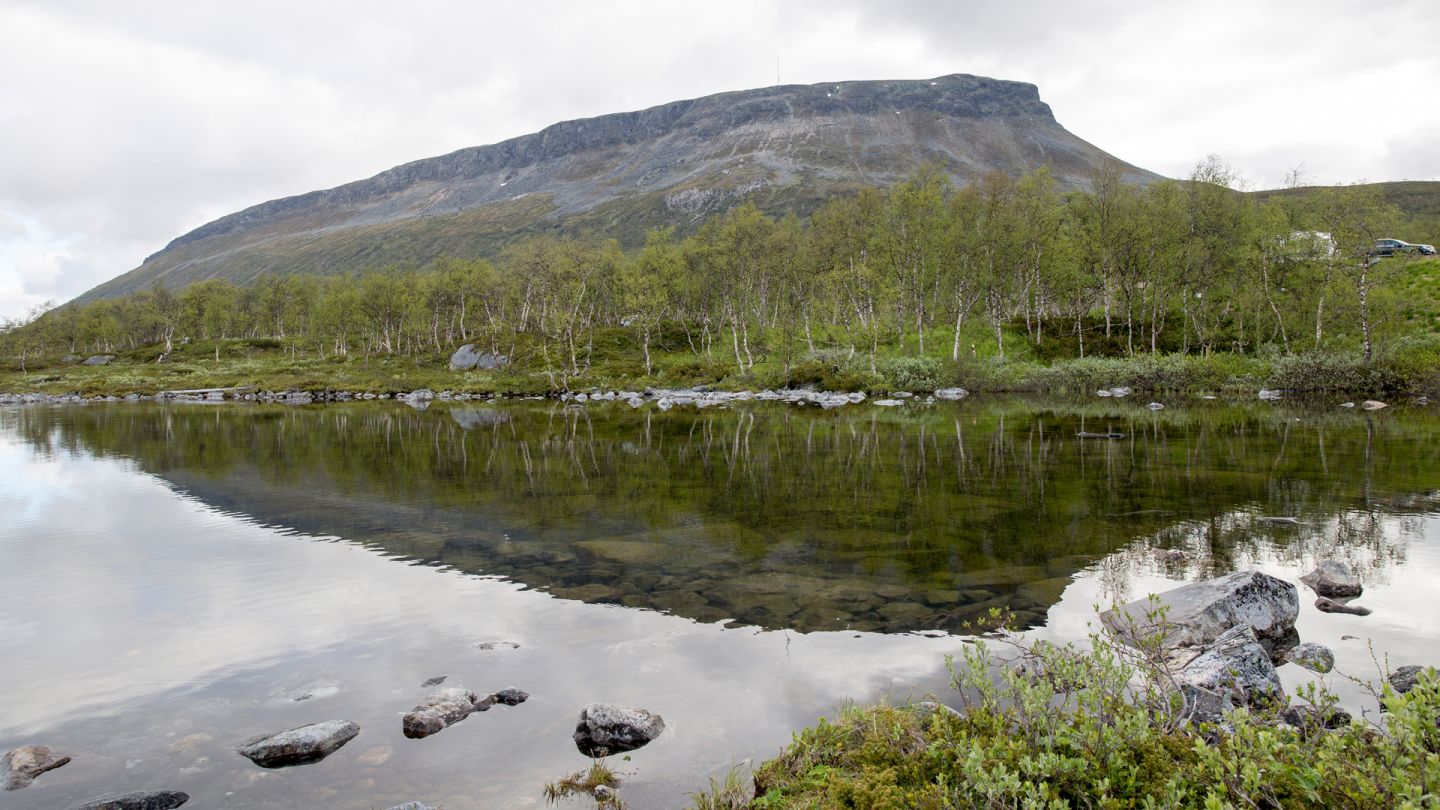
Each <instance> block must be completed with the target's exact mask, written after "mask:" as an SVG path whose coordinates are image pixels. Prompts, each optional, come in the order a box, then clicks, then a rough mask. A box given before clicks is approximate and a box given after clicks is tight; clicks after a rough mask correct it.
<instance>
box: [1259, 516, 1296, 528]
mask: <svg viewBox="0 0 1440 810" xmlns="http://www.w3.org/2000/svg"><path fill="white" fill-rule="evenodd" d="M1256 520H1258V521H1260V522H1261V523H1269V524H1272V525H1275V526H1299V525H1300V518H1295V517H1290V516H1288V515H1261V516H1260V517H1258V518H1256Z"/></svg>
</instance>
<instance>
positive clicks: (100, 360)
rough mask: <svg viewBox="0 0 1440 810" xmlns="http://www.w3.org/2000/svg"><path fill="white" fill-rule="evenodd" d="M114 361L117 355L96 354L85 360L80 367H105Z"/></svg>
mask: <svg viewBox="0 0 1440 810" xmlns="http://www.w3.org/2000/svg"><path fill="white" fill-rule="evenodd" d="M114 359H115V355H113V354H96V355H91V356H90V357H87V358H85V361H84V362H82V363H81V364H80V365H82V366H103V365H105V364H106V363H109V362H110V361H111V360H114Z"/></svg>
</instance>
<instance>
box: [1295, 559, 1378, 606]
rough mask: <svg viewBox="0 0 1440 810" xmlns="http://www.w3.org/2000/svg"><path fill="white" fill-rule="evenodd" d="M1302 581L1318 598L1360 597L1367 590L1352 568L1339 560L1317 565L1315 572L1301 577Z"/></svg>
mask: <svg viewBox="0 0 1440 810" xmlns="http://www.w3.org/2000/svg"><path fill="white" fill-rule="evenodd" d="M1300 581H1301V582H1303V583H1305V584H1306V585H1309V586H1310V589H1311V590H1313V591H1315V594H1316V595H1317V596H1329V597H1333V598H1338V599H1345V598H1348V597H1353V596H1359V595H1360V594H1361V593H1363V592H1364V590H1365V588H1364V586H1362V585H1361V584H1360V578H1359V577H1357V576H1355V572H1353V571H1351V570H1350V566H1348V565H1346V564H1345V563H1343V562H1340V561H1339V560H1325V561H1323V562H1321V563H1319V564H1317V565H1316V566H1315V570H1314V571H1311V572H1310V573H1308V574H1306V575H1305V576H1303V577H1300Z"/></svg>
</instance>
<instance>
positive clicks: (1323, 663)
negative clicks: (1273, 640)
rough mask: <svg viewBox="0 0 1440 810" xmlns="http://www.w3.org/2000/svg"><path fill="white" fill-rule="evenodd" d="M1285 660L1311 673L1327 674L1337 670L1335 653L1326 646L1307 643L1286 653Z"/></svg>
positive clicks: (1311, 642) (1298, 645)
mask: <svg viewBox="0 0 1440 810" xmlns="http://www.w3.org/2000/svg"><path fill="white" fill-rule="evenodd" d="M1285 660H1286V661H1289V662H1290V663H1292V664H1295V665H1297V666H1302V667H1304V668H1306V669H1308V670H1310V671H1311V672H1318V673H1320V674H1322V675H1323V674H1325V673H1327V672H1329V671H1330V670H1332V669H1334V668H1335V653H1333V652H1331V651H1330V648H1329V647H1326V646H1325V645H1324V644H1316V643H1315V642H1313V641H1307V642H1305V643H1304V644H1297V645H1296V646H1294V647H1292V648H1291V649H1289V650H1287V651H1286V652H1285Z"/></svg>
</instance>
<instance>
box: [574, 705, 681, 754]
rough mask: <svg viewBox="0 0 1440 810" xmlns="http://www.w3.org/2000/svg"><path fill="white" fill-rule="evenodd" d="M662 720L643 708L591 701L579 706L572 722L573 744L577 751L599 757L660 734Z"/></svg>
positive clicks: (662, 726) (663, 723) (635, 745)
mask: <svg viewBox="0 0 1440 810" xmlns="http://www.w3.org/2000/svg"><path fill="white" fill-rule="evenodd" d="M664 730H665V720H664V719H663V718H661V717H660V715H658V714H654V713H652V712H649V711H646V710H645V709H632V708H630V707H628V706H620V705H617V704H614V703H591V704H590V705H588V706H586V707H585V708H583V709H581V710H580V722H578V723H577V724H576V725H575V734H574V739H575V747H576V748H579V749H580V753H582V754H584V755H586V756H588V757H592V758H596V759H598V758H600V757H604V756H609V755H610V754H621V753H624V752H626V751H634V750H635V749H637V748H640V747H641V746H644V745H646V744H648V743H649V742H650V741H651V740H653V739H655V738H656V737H659V736H660V733H661V732H662V731H664Z"/></svg>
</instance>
